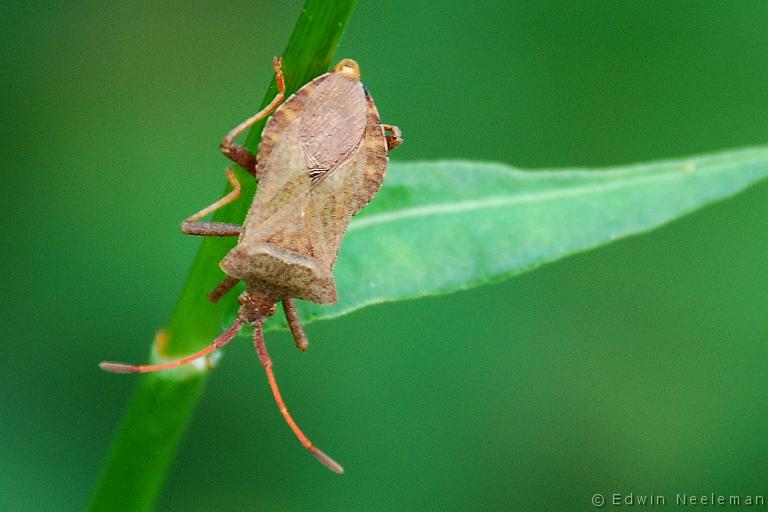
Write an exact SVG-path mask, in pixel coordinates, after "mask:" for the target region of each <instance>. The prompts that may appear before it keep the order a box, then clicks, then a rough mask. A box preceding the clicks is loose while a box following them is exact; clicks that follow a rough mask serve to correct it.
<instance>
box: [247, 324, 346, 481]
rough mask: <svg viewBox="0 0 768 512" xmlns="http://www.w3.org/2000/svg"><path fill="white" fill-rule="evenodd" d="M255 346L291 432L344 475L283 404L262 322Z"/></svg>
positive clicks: (333, 469)
mask: <svg viewBox="0 0 768 512" xmlns="http://www.w3.org/2000/svg"><path fill="white" fill-rule="evenodd" d="M253 344H254V345H255V346H256V353H258V354H259V360H260V361H261V364H262V366H264V370H265V371H266V372H267V380H269V387H270V388H272V395H274V397H275V402H276V403H277V408H278V409H279V410H280V413H281V414H282V415H283V418H285V422H286V423H288V426H289V427H291V430H293V433H294V434H295V435H296V437H297V438H298V439H299V441H300V442H301V444H302V445H304V448H306V449H307V450H309V452H310V453H311V454H312V455H314V456H315V457H316V458H317V460H319V461H320V462H321V463H322V464H323V465H324V466H325V467H327V468H328V469H330V470H331V471H333V472H335V473H343V472H344V468H342V467H341V466H340V465H339V463H338V462H336V461H335V460H333V459H332V458H330V457H329V456H328V455H326V454H325V453H323V452H322V451H321V450H320V449H319V448H318V447H316V446H315V445H313V444H312V441H310V440H309V439H308V438H307V436H305V435H304V432H302V431H301V429H300V428H299V426H298V425H297V424H296V422H295V421H294V420H293V418H292V417H291V413H289V412H288V408H287V407H286V406H285V402H283V397H282V396H281V395H280V388H278V387H277V382H276V381H275V375H274V373H272V359H271V358H270V357H269V352H267V345H266V344H265V343H264V333H263V332H262V330H261V322H258V323H257V324H256V328H255V329H254V331H253Z"/></svg>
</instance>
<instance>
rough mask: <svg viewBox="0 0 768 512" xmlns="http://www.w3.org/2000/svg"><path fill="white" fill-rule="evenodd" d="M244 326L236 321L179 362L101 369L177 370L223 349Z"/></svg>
mask: <svg viewBox="0 0 768 512" xmlns="http://www.w3.org/2000/svg"><path fill="white" fill-rule="evenodd" d="M241 325H243V324H242V321H241V320H240V319H239V318H238V319H235V322H234V323H233V324H232V326H231V327H230V328H229V329H227V330H226V331H224V332H223V333H222V334H221V335H220V336H219V337H218V338H216V339H215V340H213V343H211V344H210V345H208V346H207V347H205V348H204V349H203V350H201V351H199V352H195V353H194V354H190V355H188V356H186V357H182V358H181V359H179V360H177V361H171V362H170V363H164V364H135V365H134V364H125V363H110V362H107V361H104V362H102V363H99V367H100V368H101V369H102V370H105V371H108V372H113V373H147V372H157V371H160V370H167V369H169V368H176V367H177V366H181V365H183V364H187V363H191V362H192V361H194V360H195V359H199V358H201V357H203V356H206V355H208V354H210V353H211V352H213V351H214V350H216V349H217V348H221V347H223V346H224V345H226V344H227V343H229V342H230V341H232V340H233V339H234V338H235V336H237V332H238V331H239V330H240V326H241Z"/></svg>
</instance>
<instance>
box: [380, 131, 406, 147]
mask: <svg viewBox="0 0 768 512" xmlns="http://www.w3.org/2000/svg"><path fill="white" fill-rule="evenodd" d="M381 127H382V128H383V129H384V135H385V137H386V138H387V151H392V150H393V149H395V148H396V147H397V146H399V145H400V144H402V143H403V134H402V133H401V132H400V128H399V127H397V126H395V125H393V124H382V125H381ZM386 132H391V133H390V134H389V135H387V133H386Z"/></svg>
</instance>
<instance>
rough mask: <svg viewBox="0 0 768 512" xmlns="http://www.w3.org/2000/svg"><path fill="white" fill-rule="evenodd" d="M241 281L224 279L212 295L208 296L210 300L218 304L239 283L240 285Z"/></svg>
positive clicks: (228, 277)
mask: <svg viewBox="0 0 768 512" xmlns="http://www.w3.org/2000/svg"><path fill="white" fill-rule="evenodd" d="M239 282H240V280H239V279H237V278H235V277H231V276H227V277H225V278H224V280H223V281H222V282H220V283H219V285H218V286H217V287H216V288H214V289H213V291H212V292H211V293H209V294H208V300H210V301H211V302H218V301H219V299H220V298H222V297H223V296H224V294H225V293H227V292H228V291H229V290H231V289H232V288H234V287H235V285H236V284H237V283H239Z"/></svg>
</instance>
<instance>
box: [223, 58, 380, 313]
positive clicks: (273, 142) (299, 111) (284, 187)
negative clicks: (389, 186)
mask: <svg viewBox="0 0 768 512" xmlns="http://www.w3.org/2000/svg"><path fill="white" fill-rule="evenodd" d="M387 160H388V158H387V141H386V138H385V136H384V130H383V128H382V126H381V121H380V118H379V113H378V111H377V109H376V106H375V104H374V103H373V99H372V98H371V97H370V95H369V94H368V91H367V90H366V89H365V87H364V86H363V84H362V82H360V80H359V78H358V77H357V76H354V75H353V74H350V73H346V72H341V71H334V72H330V73H326V74H324V75H322V76H320V77H318V78H316V79H315V80H313V81H312V82H310V83H308V84H307V85H305V86H304V87H302V88H301V89H299V90H298V91H297V92H296V93H295V94H294V95H293V96H291V97H290V98H289V99H288V100H286V101H285V103H283V104H282V105H281V106H280V107H279V108H278V109H277V110H276V111H275V113H274V114H272V117H271V118H270V119H269V122H268V123H267V125H266V127H265V128H264V131H263V133H262V137H261V143H260V145H259V153H258V172H257V175H258V176H259V177H260V181H259V188H258V190H257V192H256V196H255V197H254V200H253V203H252V205H251V208H250V210H249V212H248V216H247V217H246V220H245V222H244V224H243V231H242V233H241V235H240V239H239V241H238V244H237V246H236V247H234V248H233V249H232V250H231V251H230V252H229V253H228V254H227V256H226V257H225V258H224V259H223V260H222V261H221V264H220V266H221V268H222V270H224V272H226V273H227V274H228V275H229V276H231V277H234V278H237V279H240V280H242V281H244V282H245V285H246V288H247V289H250V290H270V291H271V292H272V294H275V295H276V296H275V297H274V299H276V300H279V299H283V298H292V297H295V298H300V299H306V300H311V301H314V302H318V303H321V304H328V303H334V302H336V300H337V299H336V285H335V282H334V279H333V275H332V274H331V271H332V269H333V266H334V263H335V262H336V256H337V255H338V252H339V247H340V245H341V240H342V238H343V236H344V232H345V231H346V229H347V224H348V223H349V220H350V218H351V217H352V215H354V214H356V213H357V212H358V211H360V209H362V208H363V207H364V206H365V205H366V204H367V203H368V202H369V201H370V200H371V199H372V198H373V196H374V195H375V193H376V191H377V190H378V189H379V187H381V183H382V180H383V179H384V173H385V172H386V166H387Z"/></svg>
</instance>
